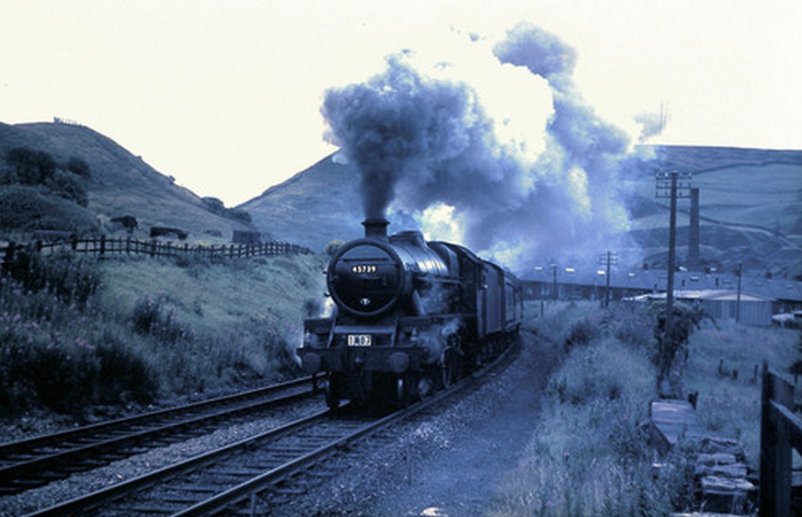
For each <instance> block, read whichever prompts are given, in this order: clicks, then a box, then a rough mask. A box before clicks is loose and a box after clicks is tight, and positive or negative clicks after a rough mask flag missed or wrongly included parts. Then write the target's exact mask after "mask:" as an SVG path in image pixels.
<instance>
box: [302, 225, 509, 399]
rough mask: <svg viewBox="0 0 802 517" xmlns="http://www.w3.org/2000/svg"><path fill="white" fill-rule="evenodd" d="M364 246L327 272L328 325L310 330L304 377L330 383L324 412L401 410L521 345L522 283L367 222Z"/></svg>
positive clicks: (447, 246) (416, 235)
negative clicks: (380, 405)
mask: <svg viewBox="0 0 802 517" xmlns="http://www.w3.org/2000/svg"><path fill="white" fill-rule="evenodd" d="M362 225H363V226H364V228H365V234H364V237H363V238H359V239H356V240H352V241H350V242H347V243H345V244H344V245H342V246H341V247H340V248H339V249H338V250H337V252H336V253H335V254H334V255H333V257H332V258H331V260H330V261H329V264H328V268H327V271H326V276H327V277H326V283H327V287H328V293H327V296H330V297H331V300H332V301H333V309H332V311H331V315H330V316H329V317H324V318H310V319H306V320H305V321H304V341H303V344H302V346H301V347H300V348H298V349H297V352H298V356H299V357H300V359H301V365H302V368H303V370H304V371H305V372H306V373H307V374H309V375H312V376H313V377H314V378H316V379H325V382H323V385H324V386H325V395H326V403H327V404H328V406H329V407H330V408H332V409H336V408H337V407H338V406H339V405H340V403H341V401H343V400H345V399H349V400H352V401H357V402H360V403H361V402H365V401H367V400H371V399H378V400H382V401H387V400H391V401H392V402H393V403H394V404H397V405H399V406H406V405H407V404H409V403H411V402H413V401H415V400H417V399H420V398H423V397H426V396H427V395H429V394H431V393H433V392H434V391H436V390H438V389H441V388H443V387H448V386H450V385H451V384H453V383H454V382H456V381H457V380H458V379H459V378H461V377H462V376H463V375H464V374H466V373H468V372H471V371H474V370H475V369H477V368H478V367H479V366H480V365H482V364H484V363H487V362H489V361H490V360H492V359H493V358H494V357H496V356H497V355H498V354H499V353H500V352H501V351H502V350H504V349H505V348H506V347H507V346H508V345H509V344H510V343H511V342H512V341H513V340H514V339H515V338H516V336H517V335H518V332H519V329H520V326H521V319H522V313H523V290H522V286H521V283H520V282H519V281H518V279H517V278H516V277H515V276H514V275H513V274H511V273H510V272H508V271H506V270H505V269H503V268H502V267H500V266H498V265H497V264H494V263H492V262H490V261H487V260H483V259H481V258H480V257H478V256H477V255H476V254H474V253H473V252H472V251H470V250H469V249H467V248H465V247H463V246H460V245H457V244H451V243H447V242H440V241H428V242H427V241H426V240H425V239H424V237H423V235H422V233H421V232H419V231H402V232H398V233H395V234H393V235H388V233H387V226H388V225H389V222H388V221H387V220H386V219H384V218H368V219H366V220H365V221H364V222H363V223H362Z"/></svg>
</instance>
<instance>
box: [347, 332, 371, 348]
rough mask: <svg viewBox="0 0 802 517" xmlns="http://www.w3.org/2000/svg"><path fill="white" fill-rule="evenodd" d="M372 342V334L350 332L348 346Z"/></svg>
mask: <svg viewBox="0 0 802 517" xmlns="http://www.w3.org/2000/svg"><path fill="white" fill-rule="evenodd" d="M371 343H372V339H371V335H370V334H348V346H370V345H371Z"/></svg>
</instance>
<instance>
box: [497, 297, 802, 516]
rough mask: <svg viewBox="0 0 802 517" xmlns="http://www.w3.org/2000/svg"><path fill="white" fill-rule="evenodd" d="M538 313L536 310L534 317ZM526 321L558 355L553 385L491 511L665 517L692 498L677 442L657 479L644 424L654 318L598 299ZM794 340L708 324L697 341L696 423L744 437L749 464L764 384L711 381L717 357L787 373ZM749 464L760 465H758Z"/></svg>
mask: <svg viewBox="0 0 802 517" xmlns="http://www.w3.org/2000/svg"><path fill="white" fill-rule="evenodd" d="M536 309H537V313H538V314H536ZM528 313H529V317H528V318H527V325H529V326H530V327H533V328H535V329H537V331H538V332H539V334H540V335H541V336H542V337H543V338H545V339H549V340H552V341H553V342H555V343H557V344H559V345H561V346H562V348H563V358H562V362H561V365H560V367H559V368H557V369H556V370H555V371H554V373H553V374H552V376H551V378H550V379H549V382H548V388H547V392H546V395H545V400H544V403H543V407H542V411H541V414H540V419H539V421H538V423H537V425H536V426H535V429H534V431H533V432H532V437H531V441H530V443H529V446H528V448H527V450H526V453H525V455H524V458H523V459H522V460H521V462H520V463H519V465H518V466H517V467H516V468H515V469H514V470H513V471H512V472H511V473H510V476H509V478H508V479H507V480H506V481H505V483H504V485H503V487H504V488H503V490H502V493H501V494H500V502H499V504H498V506H497V511H496V512H494V515H497V516H507V515H555V516H557V515H594V516H596V515H610V516H614V515H615V516H619V515H665V514H668V513H670V512H671V511H672V510H673V509H683V508H687V507H688V505H689V502H690V492H689V488H690V486H689V481H690V478H689V475H688V474H689V467H690V464H689V462H688V459H687V456H686V455H685V454H684V453H683V449H684V448H683V447H680V448H679V450H677V451H675V452H673V453H672V456H671V457H670V458H669V463H668V464H669V467H668V468H667V469H665V470H664V472H663V473H662V475H661V478H660V479H659V480H655V479H654V478H653V475H652V470H651V463H652V459H653V452H652V451H651V449H650V448H649V446H648V442H647V436H646V433H645V432H644V430H643V429H642V427H640V426H639V423H641V422H644V421H645V420H646V418H647V417H648V404H649V401H650V400H652V399H654V398H656V390H655V384H656V382H655V379H656V375H657V369H656V367H655V365H654V364H653V362H652V358H653V357H654V353H655V351H656V350H655V346H656V345H655V343H654V339H653V338H652V335H653V328H654V317H653V315H651V314H650V313H649V312H648V310H647V307H646V306H642V305H631V304H619V305H617V306H614V307H612V308H611V310H609V311H603V310H601V309H599V308H598V305H597V304H595V303H590V302H587V303H570V304H557V305H548V306H547V311H546V314H545V317H543V318H539V317H537V318H536V317H535V316H539V307H537V308H536V307H535V306H530V307H528ZM797 342H798V337H797V334H796V333H794V332H792V331H787V330H782V329H755V328H747V327H742V326H737V325H722V326H721V328H720V330H719V329H717V328H716V326H714V325H713V324H711V323H709V322H705V323H703V324H702V327H701V329H700V330H697V331H696V333H695V334H693V336H692V339H691V341H690V347H689V358H688V362H687V364H686V365H685V368H684V372H685V373H684V382H685V389H686V390H696V391H699V392H700V397H699V404H700V410H699V411H700V417H701V419H702V421H703V423H704V424H706V425H707V426H708V427H710V428H711V430H713V431H714V432H716V433H720V434H722V435H728V434H732V435H734V436H739V437H740V438H741V440H742V442H743V443H744V444H745V445H746V448H747V451H748V452H749V456H750V458H753V457H754V453H755V451H756V449H755V446H754V445H753V444H754V443H756V441H755V440H756V439H757V438H756V435H757V433H758V429H759V408H758V405H759V388H758V385H756V384H754V383H750V382H749V381H748V380H747V379H744V378H743V377H740V380H738V381H734V380H732V379H731V377H722V376H718V375H717V374H716V372H717V369H718V363H719V358H724V360H725V364H727V365H731V366H730V367H731V368H739V369H740V370H739V371H742V372H747V371H749V372H751V368H752V367H753V365H754V364H756V363H759V362H760V361H762V360H763V359H764V358H765V359H767V360H768V361H769V364H771V365H772V366H774V367H776V368H780V369H786V368H787V367H788V366H789V365H790V362H791V360H792V358H793V357H794V354H796V353H797V351H796V345H797ZM753 465H756V463H753Z"/></svg>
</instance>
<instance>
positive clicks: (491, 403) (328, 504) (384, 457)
mask: <svg viewBox="0 0 802 517" xmlns="http://www.w3.org/2000/svg"><path fill="white" fill-rule="evenodd" d="M523 345H524V346H523V349H522V351H521V353H520V355H519V357H518V358H517V359H516V361H515V362H514V363H513V364H512V365H511V366H510V367H509V368H507V370H505V371H504V372H502V373H501V374H498V375H497V376H496V378H495V379H493V380H492V381H490V382H489V383H487V384H485V385H483V386H482V387H480V388H479V389H478V390H476V391H474V392H473V393H471V394H470V395H468V396H467V397H465V398H464V399H463V400H461V401H460V402H459V403H458V404H455V405H452V406H449V407H448V408H447V409H444V410H443V411H442V412H441V413H440V414H436V415H431V414H428V415H423V416H420V417H416V418H415V419H413V420H412V421H411V422H409V423H408V424H405V425H403V426H401V428H394V431H393V433H394V435H395V436H391V437H386V436H385V437H383V438H390V439H389V440H384V439H383V440H380V441H381V442H382V444H381V445H377V446H374V447H371V448H367V449H365V448H359V449H357V451H356V452H353V453H351V454H348V455H343V456H341V457H340V458H337V459H335V460H333V461H330V462H326V464H325V466H324V469H325V470H326V471H331V475H330V476H329V478H328V479H324V480H323V481H322V482H318V484H317V486H314V485H313V486H311V487H310V488H308V492H307V494H306V495H303V496H294V497H293V498H292V499H290V500H281V499H278V500H273V501H272V504H270V506H269V510H268V511H269V513H270V515H277V516H285V515H286V516H290V515H293V516H297V515H365V516H373V515H375V516H384V515H398V516H414V515H419V516H440V517H442V516H473V515H486V514H487V513H488V512H489V511H490V510H492V509H493V508H494V505H497V504H498V503H499V488H500V486H501V485H502V483H503V482H504V480H505V479H506V478H507V476H509V475H511V473H512V472H513V470H514V469H515V467H516V465H517V463H518V460H519V458H520V457H521V455H522V453H523V451H524V449H525V447H526V445H527V443H528V442H529V441H530V439H531V437H532V429H533V428H534V427H535V423H536V420H537V416H538V410H539V404H540V399H541V395H542V393H543V389H544V387H545V385H546V381H547V379H548V376H549V373H550V371H551V369H552V368H553V367H554V366H555V365H556V363H557V358H558V353H557V350H556V348H555V347H554V346H552V345H544V344H542V343H539V342H538V340H537V338H536V337H534V336H533V335H532V334H529V333H525V334H524V339H523ZM307 477H308V476H307ZM305 481H306V482H307V483H309V482H310V481H308V480H305ZM262 510H263V511H264V510H265V509H264V508H262Z"/></svg>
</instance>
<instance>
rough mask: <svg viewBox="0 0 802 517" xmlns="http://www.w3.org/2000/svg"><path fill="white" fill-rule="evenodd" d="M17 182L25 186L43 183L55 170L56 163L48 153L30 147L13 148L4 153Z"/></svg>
mask: <svg viewBox="0 0 802 517" xmlns="http://www.w3.org/2000/svg"><path fill="white" fill-rule="evenodd" d="M6 160H7V161H8V163H9V164H10V165H11V166H12V167H13V168H14V171H15V173H16V176H17V180H18V181H19V182H20V183H23V184H25V185H39V184H41V183H44V182H45V181H46V180H47V179H48V178H50V177H51V176H52V175H53V172H55V170H56V162H55V161H53V157H51V156H50V155H49V154H48V153H46V152H44V151H36V150H34V149H31V148H30V147H14V148H12V149H9V151H8V152H7V153H6Z"/></svg>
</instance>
